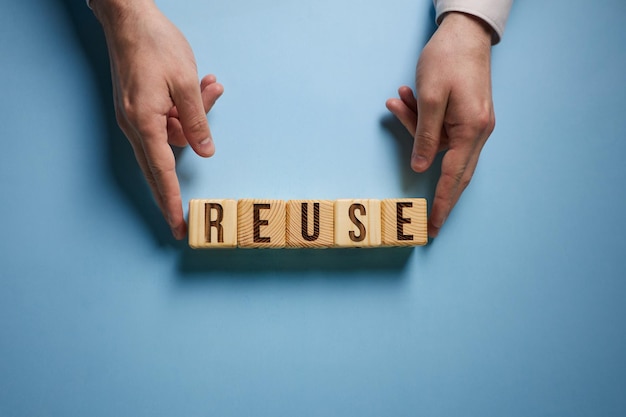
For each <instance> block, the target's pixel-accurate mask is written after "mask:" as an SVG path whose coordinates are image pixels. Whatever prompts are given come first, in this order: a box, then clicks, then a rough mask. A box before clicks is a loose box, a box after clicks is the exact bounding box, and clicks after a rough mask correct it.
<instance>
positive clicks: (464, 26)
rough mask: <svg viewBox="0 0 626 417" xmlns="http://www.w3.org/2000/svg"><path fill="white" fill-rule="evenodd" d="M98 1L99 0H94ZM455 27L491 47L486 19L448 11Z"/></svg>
mask: <svg viewBox="0 0 626 417" xmlns="http://www.w3.org/2000/svg"><path fill="white" fill-rule="evenodd" d="M93 1H97V0H93ZM444 27H445V28H446V29H449V28H454V30H455V31H458V32H459V33H461V34H462V36H464V37H471V38H472V39H475V40H477V41H480V42H481V43H485V44H486V45H488V46H489V47H491V43H492V39H493V29H492V28H491V26H489V25H488V24H487V23H486V22H485V21H484V20H482V19H480V18H478V17H476V16H474V15H471V14H467V13H462V12H448V13H446V14H445V15H444V16H443V17H442V21H441V28H444Z"/></svg>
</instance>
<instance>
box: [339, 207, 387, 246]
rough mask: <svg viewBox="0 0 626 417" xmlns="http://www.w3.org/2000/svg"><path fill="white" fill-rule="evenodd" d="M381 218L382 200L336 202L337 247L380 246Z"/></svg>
mask: <svg viewBox="0 0 626 417" xmlns="http://www.w3.org/2000/svg"><path fill="white" fill-rule="evenodd" d="M380 216H381V213H380V200H372V199H366V200H344V199H342V200H337V201H335V246H339V247H373V246H380V244H381V230H380V223H381V218H380Z"/></svg>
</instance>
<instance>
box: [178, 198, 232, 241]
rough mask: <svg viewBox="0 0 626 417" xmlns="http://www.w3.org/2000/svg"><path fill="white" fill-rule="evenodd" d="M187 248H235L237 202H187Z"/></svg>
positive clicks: (212, 200)
mask: <svg viewBox="0 0 626 417" xmlns="http://www.w3.org/2000/svg"><path fill="white" fill-rule="evenodd" d="M189 246H190V247H192V248H194V249H206V248H234V247H236V246H237V201H235V200H226V199H223V200H218V199H203V200H200V199H195V200H191V201H189Z"/></svg>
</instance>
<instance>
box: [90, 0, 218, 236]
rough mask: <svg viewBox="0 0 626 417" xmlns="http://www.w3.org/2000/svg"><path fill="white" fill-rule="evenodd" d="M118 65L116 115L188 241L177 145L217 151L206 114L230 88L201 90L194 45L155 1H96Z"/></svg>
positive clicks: (205, 84)
mask: <svg viewBox="0 0 626 417" xmlns="http://www.w3.org/2000/svg"><path fill="white" fill-rule="evenodd" d="M92 6H93V9H94V13H95V14H96V16H97V17H98V19H99V20H100V22H101V24H102V27H103V29H104V33H105V36H106V40H107V46H108V49H109V57H110V60H111V75H112V79H113V95H114V101H115V112H116V117H117V121H118V124H119V125H120V128H121V129H122V131H123V132H124V134H125V135H126V137H127V138H128V140H129V141H130V143H131V145H132V148H133V151H134V153H135V158H136V159H137V162H138V163H139V166H140V167H141V170H142V172H143V174H144V176H145V178H146V180H147V181H148V184H149V185H150V188H151V190H152V194H153V196H154V198H155V200H156V202H157V204H158V205H159V208H160V209H161V212H162V213H163V216H164V217H165V219H166V220H167V222H168V224H169V226H170V228H171V230H172V234H173V235H174V237H175V238H176V239H182V238H184V236H185V234H186V232H187V226H186V224H185V219H184V217H183V208H182V200H181V196H180V185H179V183H178V178H177V176H176V161H175V158H174V154H173V152H172V149H171V147H170V145H175V146H185V145H187V144H189V145H191V147H192V148H193V150H194V151H195V152H196V153H197V154H198V155H200V156H203V157H209V156H212V155H213V153H214V152H215V147H214V144H213V139H212V137H211V132H210V130H209V125H208V122H207V119H206V113H208V111H209V110H210V109H211V108H212V107H213V105H214V104H215V102H216V100H217V99H218V98H219V97H220V96H221V94H222V92H223V87H222V86H221V85H220V84H219V83H217V81H216V79H215V77H214V76H212V75H208V76H205V77H204V78H203V79H202V82H201V83H200V85H198V72H197V68H196V62H195V59H194V55H193V52H192V51H191V48H190V46H189V43H188V42H187V40H186V39H185V38H184V36H183V35H182V34H181V33H180V31H178V29H177V28H176V27H175V26H174V25H173V24H172V23H171V22H170V21H169V20H168V19H167V18H166V17H165V16H164V15H163V14H162V13H161V12H160V11H159V10H158V9H157V7H156V5H155V4H154V2H153V1H152V0H96V1H93V2H92Z"/></svg>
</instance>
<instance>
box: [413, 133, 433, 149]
mask: <svg viewBox="0 0 626 417" xmlns="http://www.w3.org/2000/svg"><path fill="white" fill-rule="evenodd" d="M415 139H416V140H417V146H418V148H420V149H434V148H438V145H439V138H437V137H436V136H435V135H434V134H433V133H432V132H430V131H428V130H424V131H420V132H418V133H417V134H416V135H415Z"/></svg>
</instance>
